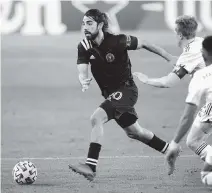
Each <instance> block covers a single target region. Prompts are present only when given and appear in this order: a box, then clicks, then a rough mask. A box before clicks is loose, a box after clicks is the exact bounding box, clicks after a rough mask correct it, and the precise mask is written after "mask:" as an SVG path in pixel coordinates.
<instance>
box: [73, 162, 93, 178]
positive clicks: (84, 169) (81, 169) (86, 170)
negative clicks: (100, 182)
mask: <svg viewBox="0 0 212 193" xmlns="http://www.w3.org/2000/svg"><path fill="white" fill-rule="evenodd" d="M69 169H71V170H72V171H73V172H75V173H78V174H80V175H83V176H84V177H85V178H86V179H88V180H89V181H93V179H94V177H95V176H96V172H93V170H92V169H91V168H90V166H89V165H87V164H82V163H80V164H79V165H77V166H74V165H69Z"/></svg>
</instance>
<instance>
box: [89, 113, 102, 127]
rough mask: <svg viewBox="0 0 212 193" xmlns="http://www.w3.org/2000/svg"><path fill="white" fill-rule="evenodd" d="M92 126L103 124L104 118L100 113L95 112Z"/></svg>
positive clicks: (92, 116)
mask: <svg viewBox="0 0 212 193" xmlns="http://www.w3.org/2000/svg"><path fill="white" fill-rule="evenodd" d="M90 121H91V125H92V127H94V126H96V125H100V124H102V119H101V117H100V116H98V114H93V115H91V117H90Z"/></svg>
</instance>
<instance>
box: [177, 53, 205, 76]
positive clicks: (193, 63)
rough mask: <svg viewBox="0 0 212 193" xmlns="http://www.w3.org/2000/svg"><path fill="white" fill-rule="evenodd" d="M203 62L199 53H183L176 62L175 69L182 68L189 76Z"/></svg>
mask: <svg viewBox="0 0 212 193" xmlns="http://www.w3.org/2000/svg"><path fill="white" fill-rule="evenodd" d="M202 62H203V58H202V54H201V52H183V53H182V54H181V55H180V57H179V58H178V60H177V64H176V67H175V68H180V67H183V68H184V69H185V70H186V71H187V72H188V73H189V74H192V73H193V71H194V70H195V69H196V68H197V67H198V66H199V65H201V64H202Z"/></svg>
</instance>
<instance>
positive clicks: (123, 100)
mask: <svg viewBox="0 0 212 193" xmlns="http://www.w3.org/2000/svg"><path fill="white" fill-rule="evenodd" d="M119 92H120V93H121V95H117V96H119V97H112V99H111V100H112V101H111V102H112V103H113V106H114V107H116V110H115V115H114V117H115V120H116V122H117V123H118V124H119V126H121V127H122V128H123V129H124V131H125V132H126V134H127V135H128V136H129V137H130V138H132V139H136V140H138V141H141V142H142V143H145V144H147V145H148V146H150V147H151V148H153V149H155V150H157V151H160V152H162V153H164V152H165V151H166V149H167V148H168V143H166V142H165V141H163V140H162V139H160V138H158V137H157V136H156V135H154V133H153V132H152V131H150V130H148V129H145V128H143V127H141V126H140V125H139V123H138V122H137V119H138V117H137V113H136V111H135V109H134V105H135V104H136V102H137V98H138V90H137V87H136V85H135V84H131V85H130V86H125V87H123V88H121V89H120V90H119ZM114 96H116V95H114Z"/></svg>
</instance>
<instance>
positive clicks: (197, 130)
mask: <svg viewBox="0 0 212 193" xmlns="http://www.w3.org/2000/svg"><path fill="white" fill-rule="evenodd" d="M211 121H212V110H211V105H208V104H206V105H205V106H203V107H202V108H201V110H200V111H199V113H198V114H197V116H196V118H195V120H194V123H193V124H192V126H191V129H190V131H189V134H188V136H187V141H186V143H187V146H188V147H189V148H190V149H191V150H192V151H194V152H195V153H196V154H197V155H198V156H200V157H201V159H202V160H205V159H206V156H207V154H208V153H209V152H212V147H211V146H210V145H209V144H207V143H206V141H205V140H206V139H207V137H208V136H209V135H210V134H211V132H212V125H211Z"/></svg>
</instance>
